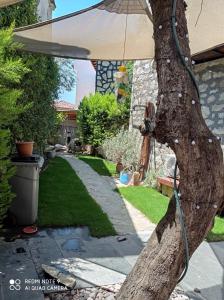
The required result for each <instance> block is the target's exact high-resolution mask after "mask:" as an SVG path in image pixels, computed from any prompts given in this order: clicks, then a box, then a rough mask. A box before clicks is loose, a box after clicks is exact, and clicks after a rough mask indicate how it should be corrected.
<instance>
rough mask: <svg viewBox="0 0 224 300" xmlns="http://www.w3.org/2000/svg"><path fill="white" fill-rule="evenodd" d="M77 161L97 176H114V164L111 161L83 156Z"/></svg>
mask: <svg viewBox="0 0 224 300" xmlns="http://www.w3.org/2000/svg"><path fill="white" fill-rule="evenodd" d="M79 159H81V160H83V161H84V162H85V163H87V164H88V165H89V166H90V167H91V168H93V170H95V171H96V172H97V173H98V174H99V175H103V176H115V175H116V164H115V163H113V162H111V161H108V160H106V159H102V158H100V157H96V156H84V155H80V156H79Z"/></svg>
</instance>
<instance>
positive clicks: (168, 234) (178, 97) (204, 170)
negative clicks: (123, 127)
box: [117, 0, 224, 300]
mask: <svg viewBox="0 0 224 300" xmlns="http://www.w3.org/2000/svg"><path fill="white" fill-rule="evenodd" d="M150 4H151V8H152V14H153V22H154V39H155V53H156V54H155V55H156V57H155V59H156V62H157V73H158V83H159V94H158V103H157V104H158V106H157V112H156V125H155V130H154V135H155V138H156V139H157V141H158V142H160V143H163V144H165V143H168V144H169V146H170V147H171V149H172V150H173V151H174V152H175V154H176V157H177V162H178V166H179V170H180V186H179V187H180V192H181V206H182V209H183V212H184V215H185V225H186V228H187V235H188V242H189V251H190V255H192V254H193V252H194V251H195V250H196V249H197V247H198V246H199V245H200V243H201V242H202V241H203V239H204V238H205V236H206V234H207V233H208V230H209V229H210V226H211V223H212V221H213V219H214V217H215V215H216V212H217V210H218V208H219V207H220V206H221V205H222V203H223V199H224V168H223V154H222V150H221V147H220V142H219V141H218V140H217V138H216V137H215V136H214V135H213V134H212V133H211V132H210V130H209V129H208V127H207V126H206V123H205V121H204V119H203V117H202V113H201V105H200V101H199V99H198V96H197V92H196V89H195V87H194V85H193V83H192V80H191V79H190V77H189V74H188V73H187V71H186V69H185V67H184V66H183V65H182V63H181V61H180V58H179V57H178V53H177V50H176V46H175V43H174V39H173V37H172V29H171V15H172V0H150ZM185 8H186V7H185V3H184V1H182V0H179V1H178V2H177V33H178V38H179V40H180V46H181V49H182V50H183V53H184V56H185V57H187V59H188V63H189V65H191V55H190V49H189V41H188V38H187V33H188V31H187V22H186V17H185ZM160 25H162V28H161V26H160ZM199 38H200V37H199ZM162 95H164V97H163V96H162ZM192 101H195V104H194V102H193V103H192ZM192 141H194V142H195V144H194V143H193V144H192ZM149 200H150V199H149ZM184 266H185V250H184V243H183V240H182V236H181V226H180V222H179V217H178V214H177V211H176V205H175V201H174V198H172V199H171V201H170V204H169V207H168V210H167V213H166V215H165V216H164V217H163V219H162V220H161V221H160V223H159V224H158V225H157V227H156V229H155V231H154V233H153V234H152V236H151V238H150V240H149V242H148V244H147V246H146V247H145V248H144V250H143V251H142V253H141V254H140V256H139V258H138V260H137V263H136V265H135V266H134V268H133V270H132V272H131V273H130V274H129V276H128V277H127V279H126V281H125V282H124V284H123V286H122V288H121V290H120V292H119V294H118V296H117V299H118V300H126V299H128V300H146V299H147V300H166V299H169V296H170V294H171V293H172V291H173V289H174V288H175V286H176V285H177V282H178V279H179V277H180V275H181V274H182V272H183V269H184Z"/></svg>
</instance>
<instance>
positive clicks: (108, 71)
mask: <svg viewBox="0 0 224 300" xmlns="http://www.w3.org/2000/svg"><path fill="white" fill-rule="evenodd" d="M121 64H122V62H121V61H98V62H97V65H96V92H100V93H102V94H105V93H114V92H115V85H114V73H115V72H117V70H118V67H119V66H120V65H121Z"/></svg>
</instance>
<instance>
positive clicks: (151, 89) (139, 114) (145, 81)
mask: <svg viewBox="0 0 224 300" xmlns="http://www.w3.org/2000/svg"><path fill="white" fill-rule="evenodd" d="M157 91H158V83H157V74H156V70H155V64H154V60H141V61H136V62H135V63H134V68H133V81H132V104H131V106H132V111H131V118H130V126H129V128H130V130H132V129H133V125H140V124H141V122H142V119H143V117H144V110H145V109H144V107H139V105H146V104H147V102H148V101H151V102H153V103H154V104H155V103H156V97H157ZM134 107H135V109H133V108H134Z"/></svg>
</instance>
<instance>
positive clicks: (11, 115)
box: [0, 28, 28, 227]
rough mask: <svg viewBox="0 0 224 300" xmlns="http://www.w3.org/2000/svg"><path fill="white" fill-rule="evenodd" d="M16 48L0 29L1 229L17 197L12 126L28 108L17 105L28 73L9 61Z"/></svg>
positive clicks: (17, 62) (17, 61)
mask: <svg viewBox="0 0 224 300" xmlns="http://www.w3.org/2000/svg"><path fill="white" fill-rule="evenodd" d="M16 47H18V45H16V44H15V43H13V42H12V28H11V29H8V30H0V227H1V226H2V221H3V220H4V217H5V216H6V212H7V210H8V208H9V205H10V203H11V200H12V198H13V194H12V192H11V187H10V185H9V179H10V178H11V176H12V175H13V174H14V169H13V168H12V165H11V162H10V160H9V158H8V156H9V154H10V151H11V146H10V137H11V133H10V130H9V127H10V126H11V125H12V123H13V122H15V121H16V119H17V117H18V116H19V114H20V113H21V112H23V111H24V107H22V106H19V105H18V104H17V100H18V98H19V97H21V94H22V92H21V91H20V90H18V89H13V88H12V85H13V84H15V83H19V82H20V80H21V78H22V76H23V75H24V74H25V73H26V72H27V71H28V69H27V68H26V67H25V66H24V65H23V63H22V61H21V60H20V59H11V58H8V54H9V53H11V54H12V53H14V51H15V49H16Z"/></svg>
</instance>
